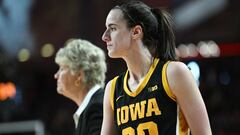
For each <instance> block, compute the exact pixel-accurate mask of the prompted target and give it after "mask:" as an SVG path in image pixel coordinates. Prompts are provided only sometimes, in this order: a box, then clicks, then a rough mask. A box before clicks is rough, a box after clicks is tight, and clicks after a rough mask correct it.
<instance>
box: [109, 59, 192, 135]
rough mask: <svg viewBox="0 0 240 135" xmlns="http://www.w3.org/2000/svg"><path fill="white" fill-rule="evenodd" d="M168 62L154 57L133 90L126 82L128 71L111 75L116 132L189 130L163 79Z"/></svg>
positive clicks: (179, 133) (182, 133) (146, 134)
mask: <svg viewBox="0 0 240 135" xmlns="http://www.w3.org/2000/svg"><path fill="white" fill-rule="evenodd" d="M168 63H169V62H166V63H164V62H161V61H159V59H155V60H154V62H153V64H152V66H151V67H150V69H149V71H148V73H147V75H146V76H145V78H144V80H143V81H142V82H141V84H140V85H139V86H138V88H137V89H136V90H135V91H134V92H132V91H131V90H129V88H128V85H127V78H128V76H129V73H128V71H126V72H125V73H124V74H122V75H120V76H117V77H115V78H114V79H113V81H112V85H111V94H110V95H111V97H110V99H111V105H112V108H113V111H114V120H115V124H116V127H117V130H118V133H119V134H121V135H187V134H189V128H188V125H187V123H186V121H185V118H184V116H183V114H182V113H181V111H180V109H179V106H178V104H177V103H176V98H175V96H174V95H173V94H172V93H171V90H170V88H169V86H168V83H167V77H166V67H167V65H168Z"/></svg>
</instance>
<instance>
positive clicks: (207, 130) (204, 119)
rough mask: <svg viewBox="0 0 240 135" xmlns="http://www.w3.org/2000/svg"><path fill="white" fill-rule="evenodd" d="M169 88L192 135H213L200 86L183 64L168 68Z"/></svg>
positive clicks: (175, 64) (171, 65)
mask: <svg viewBox="0 0 240 135" xmlns="http://www.w3.org/2000/svg"><path fill="white" fill-rule="evenodd" d="M167 78H168V82H169V87H170V89H171V91H172V92H173V94H174V95H175V96H176V99H177V103H178V104H179V105H180V108H181V110H182V111H183V114H184V116H185V118H186V120H187V123H188V125H189V127H190V130H191V133H192V135H211V134H212V132H211V127H210V123H209V118H208V114H207V110H206V107H205V104H204V101H203V99H202V96H201V93H200V91H199V89H198V86H197V84H196V82H195V80H194V78H193V76H192V74H191V72H190V71H189V69H188V68H187V66H186V65H185V64H183V63H181V62H171V63H169V65H168V67H167Z"/></svg>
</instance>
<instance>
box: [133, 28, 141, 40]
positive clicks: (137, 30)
mask: <svg viewBox="0 0 240 135" xmlns="http://www.w3.org/2000/svg"><path fill="white" fill-rule="evenodd" d="M142 36H143V29H142V27H141V26H140V25H136V26H135V27H134V28H132V37H133V39H137V38H142Z"/></svg>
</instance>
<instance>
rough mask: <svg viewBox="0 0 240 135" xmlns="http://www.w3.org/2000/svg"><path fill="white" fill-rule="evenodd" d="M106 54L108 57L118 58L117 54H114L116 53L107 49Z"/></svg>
mask: <svg viewBox="0 0 240 135" xmlns="http://www.w3.org/2000/svg"><path fill="white" fill-rule="evenodd" d="M108 56H109V57H110V58H120V57H119V56H118V55H116V53H114V52H111V51H108Z"/></svg>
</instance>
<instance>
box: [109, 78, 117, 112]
mask: <svg viewBox="0 0 240 135" xmlns="http://www.w3.org/2000/svg"><path fill="white" fill-rule="evenodd" d="M117 79H118V76H116V77H114V79H113V80H112V84H111V88H110V104H111V107H112V109H113V110H114V91H115V87H116V82H117Z"/></svg>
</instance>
